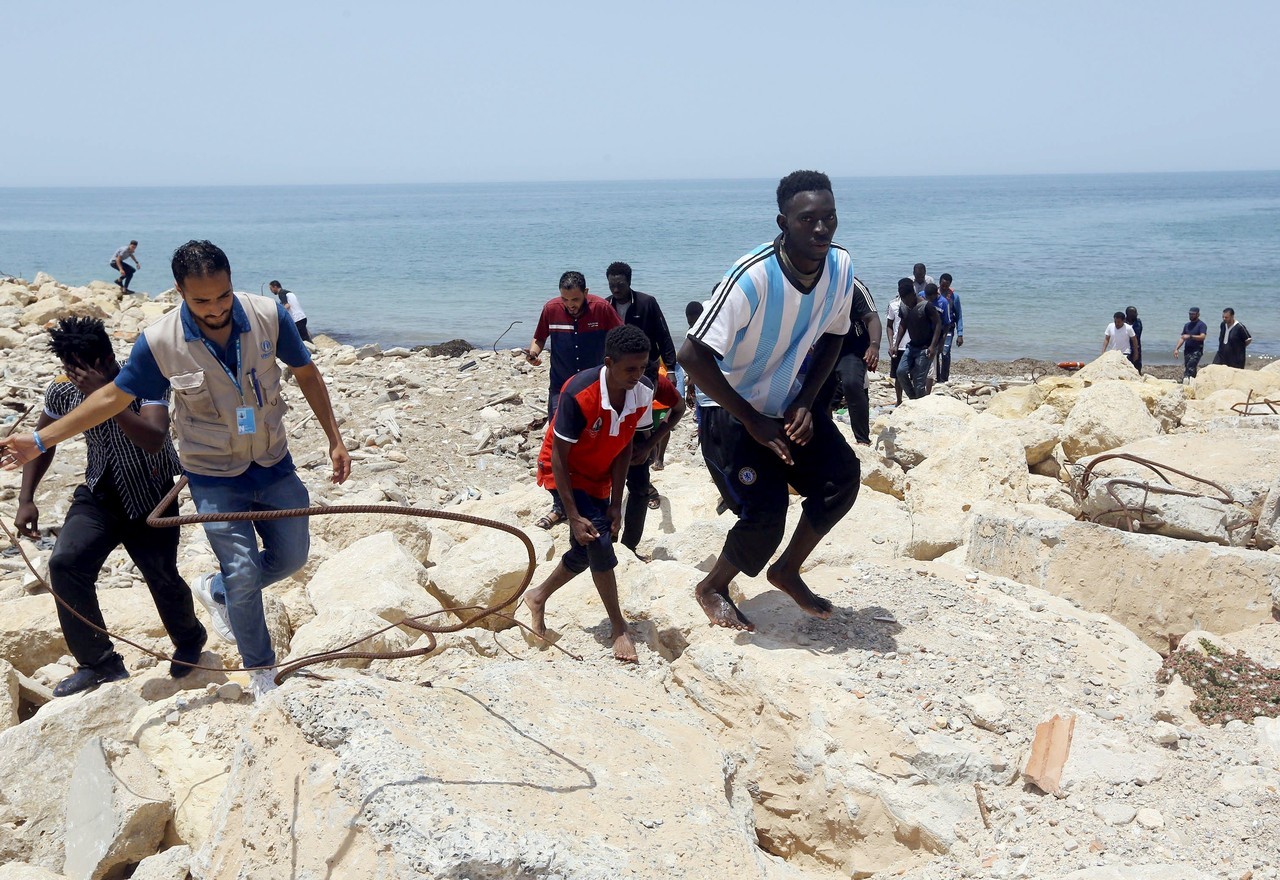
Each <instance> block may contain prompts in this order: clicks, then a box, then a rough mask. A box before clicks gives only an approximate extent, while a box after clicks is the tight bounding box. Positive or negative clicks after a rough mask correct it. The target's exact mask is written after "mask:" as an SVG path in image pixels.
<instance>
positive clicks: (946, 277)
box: [938, 272, 951, 284]
mask: <svg viewBox="0 0 1280 880" xmlns="http://www.w3.org/2000/svg"><path fill="white" fill-rule="evenodd" d="M944 281H945V282H947V283H948V284H950V283H951V273H950V272H943V273H942V274H941V275H939V276H938V283H939V284H941V283H942V282H944Z"/></svg>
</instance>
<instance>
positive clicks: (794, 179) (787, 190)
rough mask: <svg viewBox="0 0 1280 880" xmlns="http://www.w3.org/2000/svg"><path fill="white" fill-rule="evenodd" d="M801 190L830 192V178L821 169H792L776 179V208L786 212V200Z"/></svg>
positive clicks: (801, 191) (789, 199)
mask: <svg viewBox="0 0 1280 880" xmlns="http://www.w3.org/2000/svg"><path fill="white" fill-rule="evenodd" d="M803 192H831V178H830V177H827V175H825V174H823V173H822V172H821V171H792V172H791V173H790V174H788V175H787V176H786V177H784V178H782V180H779V181H778V210H779V211H780V212H781V213H783V214H785V213H787V202H789V201H791V199H792V198H793V197H794V196H795V195H797V194H798V193H803Z"/></svg>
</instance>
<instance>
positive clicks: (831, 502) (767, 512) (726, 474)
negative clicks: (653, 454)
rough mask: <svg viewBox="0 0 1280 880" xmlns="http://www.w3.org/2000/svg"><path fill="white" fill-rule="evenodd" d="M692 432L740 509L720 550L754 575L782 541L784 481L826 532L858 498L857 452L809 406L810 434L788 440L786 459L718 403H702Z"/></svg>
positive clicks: (814, 522)
mask: <svg viewBox="0 0 1280 880" xmlns="http://www.w3.org/2000/svg"><path fill="white" fill-rule="evenodd" d="M698 437H699V440H700V442H701V445H702V457H703V459H704V460H705V461H706V463H707V470H709V471H710V472H711V478H712V479H713V480H714V481H715V484H716V487H717V488H718V489H719V490H720V494H721V495H723V496H724V499H725V501H726V502H727V503H728V504H729V508H730V509H731V510H732V511H733V512H734V513H736V514H737V515H738V522H737V524H736V525H735V526H734V527H733V528H732V529H730V530H729V536H728V537H727V538H726V539H725V545H724V553H725V555H726V556H727V557H728V560H729V562H731V563H732V564H733V566H734V567H735V568H737V569H738V570H739V571H741V572H743V573H745V574H747V575H750V576H752V577H754V576H755V575H757V574H759V573H760V570H761V569H762V568H764V566H765V563H767V562H768V561H769V558H770V557H771V556H773V551H775V550H777V549H778V545H779V544H780V543H782V535H783V532H784V530H785V527H786V519H787V504H788V500H789V499H788V496H789V492H788V490H787V487H788V486H791V487H794V488H795V490H796V491H797V492H799V493H800V494H801V495H803V496H804V499H805V500H804V514H805V517H806V518H807V519H808V520H809V522H810V524H811V525H812V526H813V528H814V529H815V530H816V531H817V532H818V534H826V533H827V532H828V531H830V530H831V527H832V526H834V525H835V524H836V523H837V522H839V521H840V519H841V518H842V517H843V516H844V515H845V514H846V513H848V512H849V509H850V508H851V507H853V502H854V500H855V499H856V498H857V497H858V485H859V477H860V468H859V465H858V457H857V456H856V455H854V454H853V450H852V449H850V448H849V444H848V443H846V442H845V439H844V437H843V436H842V435H841V434H840V431H839V430H838V429H837V428H836V426H835V424H834V423H833V422H832V421H831V416H830V414H829V413H826V412H822V411H817V412H814V413H813V437H812V438H811V439H810V440H809V442H808V443H807V444H805V445H804V446H798V445H796V444H792V445H791V458H792V463H791V464H786V463H784V462H783V461H782V459H780V458H778V456H777V455H776V454H775V453H774V452H773V451H772V450H770V449H766V448H765V447H764V446H761V445H760V444H759V443H757V442H756V441H755V439H754V438H753V437H752V436H751V435H750V434H749V433H748V432H747V429H746V428H745V427H743V425H742V423H741V422H739V421H738V420H737V419H736V418H734V417H733V416H732V415H730V414H729V413H728V412H726V411H725V410H724V409H722V408H721V407H718V406H709V407H706V408H705V409H703V411H702V425H701V428H700V429H699V432H698Z"/></svg>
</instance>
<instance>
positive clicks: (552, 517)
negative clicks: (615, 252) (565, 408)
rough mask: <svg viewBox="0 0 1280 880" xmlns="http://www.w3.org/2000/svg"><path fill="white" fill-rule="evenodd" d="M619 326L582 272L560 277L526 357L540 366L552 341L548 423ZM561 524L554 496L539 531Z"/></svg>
mask: <svg viewBox="0 0 1280 880" xmlns="http://www.w3.org/2000/svg"><path fill="white" fill-rule="evenodd" d="M621 324H622V319H621V318H619V317H618V313H617V311H616V310H615V309H614V308H613V306H611V305H609V303H607V302H605V301H604V300H603V299H601V298H600V297H598V296H592V295H591V294H590V293H589V292H588V291H587V279H586V278H584V277H583V276H582V273H581V272H574V271H569V272H565V273H564V274H563V275H561V276H560V295H559V296H556V297H553V298H551V299H549V300H547V302H546V304H545V305H543V307H542V314H541V315H540V316H539V317H538V328H537V329H536V330H534V331H533V341H532V342H530V343H529V351H528V352H527V353H526V355H525V357H526V358H527V359H528V361H529V363H531V364H533V365H534V366H535V367H537V366H541V365H542V357H541V355H542V352H543V351H544V349H545V348H546V344H547V340H548V339H550V340H551V384H550V385H549V386H548V388H547V419H548V420H549V422H554V421H555V418H556V404H557V402H558V401H559V399H560V389H561V388H563V387H564V383H565V382H567V381H569V378H570V377H571V376H574V375H576V374H577V373H579V372H581V371H582V370H586V369H589V368H591V367H598V366H600V365H602V364H603V363H604V339H605V335H606V334H607V333H608V332H609V331H610V330H612V329H613V328H614V327H617V326H619V325H621ZM563 520H564V511H563V510H561V508H560V498H559V496H556V497H555V498H554V500H553V501H552V504H551V510H550V512H549V513H547V514H546V515H545V516H543V517H541V518H540V519H539V520H538V522H537V525H538V528H540V529H549V528H551V527H552V526H554V525H555V524H556V523H559V522H562V521H563Z"/></svg>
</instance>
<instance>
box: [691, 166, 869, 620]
mask: <svg viewBox="0 0 1280 880" xmlns="http://www.w3.org/2000/svg"><path fill="white" fill-rule="evenodd" d="M777 203H778V214H777V224H778V227H779V229H780V230H781V233H780V234H779V235H778V236H777V237H776V238H775V239H774V240H773V241H771V242H769V243H767V244H764V245H761V246H760V247H759V248H757V249H756V250H754V251H752V252H751V253H749V254H747V255H746V256H744V257H742V258H741V259H739V260H738V261H737V263H735V264H734V266H733V268H732V269H730V270H729V272H728V273H726V275H725V277H724V280H723V281H722V282H721V284H720V287H719V289H718V290H717V291H716V293H715V294H714V295H713V296H712V298H711V300H710V302H708V303H707V307H706V310H705V311H704V312H703V314H702V316H701V317H700V318H699V319H698V322H697V323H696V324H694V326H693V328H692V329H690V331H689V334H688V336H687V337H686V338H685V341H684V345H683V346H682V347H681V349H680V355H679V357H680V362H681V363H682V364H684V367H685V369H686V370H687V371H688V373H689V377H690V378H691V379H692V380H693V381H694V382H696V383H697V385H698V388H699V390H701V391H702V392H703V394H705V395H706V396H707V398H708V401H709V404H708V405H706V406H704V407H703V410H702V427H701V429H700V431H699V440H700V443H701V446H702V455H703V459H704V460H705V461H706V463H707V470H708V471H710V473H711V478H712V480H713V481H714V482H715V483H716V487H717V488H718V489H719V490H720V494H721V495H722V496H723V497H724V499H725V500H726V502H727V503H728V505H729V507H730V509H732V510H733V511H734V513H736V514H737V515H738V521H737V523H736V524H735V525H734V526H733V528H731V529H730V530H729V534H728V536H727V537H726V538H725V543H724V547H723V549H722V550H721V552H720V555H719V557H718V558H717V559H716V561H715V564H714V565H713V566H712V568H711V571H710V573H709V574H708V575H707V576H706V577H705V578H704V579H703V580H702V581H701V582H699V583H698V585H697V587H696V588H695V590H694V596H695V598H696V600H697V602H698V604H699V606H700V607H701V608H702V610H703V613H705V614H706V615H707V619H708V620H710V621H711V623H712V624H713V625H716V626H723V627H728V628H730V629H739V630H748V631H750V630H754V629H755V625H754V624H752V623H751V621H750V620H748V619H747V618H746V616H745V615H744V614H743V613H742V612H741V611H740V610H739V609H738V607H737V606H736V605H734V603H733V600H732V599H731V598H730V596H729V583H730V581H732V580H733V578H734V577H735V576H736V575H737V574H738V573H739V572H742V573H745V574H747V575H748V576H751V577H754V576H755V575H757V574H759V572H760V571H761V569H763V568H764V567H765V565H766V564H767V563H768V562H769V559H770V557H772V556H773V552H774V550H776V549H777V548H778V545H779V544H781V542H782V538H783V536H784V534H785V532H786V515H787V503H788V489H787V487H788V486H792V487H794V488H795V489H796V491H797V492H799V494H801V495H803V496H804V498H805V500H804V505H803V509H804V512H803V514H802V515H801V517H800V522H799V524H798V525H797V526H796V530H795V532H794V533H793V534H792V536H791V540H790V542H789V543H788V544H787V546H786V548H785V549H784V550H783V551H782V555H781V556H779V557H778V559H777V561H775V562H774V563H773V564H772V565H770V566H769V568H768V571H767V572H766V576H767V577H768V579H769V583H770V584H772V585H773V586H774V587H776V588H777V589H779V590H781V591H782V592H784V593H786V594H787V595H788V596H790V597H791V598H792V599H793V600H794V601H795V603H796V604H797V605H799V606H800V609H801V610H802V611H804V613H806V614H809V615H812V616H814V617H819V618H823V619H826V618H828V617H830V616H831V613H832V612H833V610H834V607H833V606H832V604H831V602H829V601H828V600H826V599H824V598H822V597H820V596H818V595H816V594H815V593H814V592H813V591H812V590H810V589H809V586H808V584H806V583H805V582H804V580H803V579H802V578H801V576H800V568H801V566H802V565H803V564H804V562H805V560H806V559H808V557H809V555H810V554H811V553H812V552H813V550H814V548H816V547H817V546H818V542H819V541H821V540H822V536H823V535H825V534H826V533H827V532H828V531H830V529H831V528H832V526H834V525H835V524H836V523H837V522H839V521H840V519H841V518H842V517H843V516H844V515H845V514H846V513H848V512H849V510H850V509H851V508H852V507H853V503H854V500H855V499H856V498H857V497H858V486H859V479H858V478H859V465H858V458H857V456H856V455H854V453H853V450H852V449H851V448H850V447H849V444H848V443H846V442H845V440H844V437H843V436H841V434H840V432H839V431H838V430H837V429H836V426H835V424H834V423H833V422H832V421H831V414H830V413H829V412H822V411H821V410H817V409H815V408H814V401H815V399H816V398H817V395H818V391H819V390H820V389H821V388H822V385H823V383H824V382H825V381H826V379H827V376H828V375H829V374H830V373H831V370H832V368H833V367H834V366H835V362H836V359H837V358H838V357H839V356H840V346H841V343H842V339H841V337H843V336H844V335H845V334H846V333H847V332H848V331H849V326H850V322H849V311H850V306H851V299H852V296H853V290H854V279H853V262H852V260H851V259H850V257H849V253H848V252H847V251H846V250H845V249H844V248H842V247H840V246H838V245H835V244H834V243H833V242H832V240H831V239H832V236H833V235H834V234H835V231H836V225H837V217H836V200H835V195H834V194H833V193H832V190H831V180H830V179H829V178H828V177H827V175H825V174H821V173H819V172H816V171H795V172H792V173H791V174H788V175H787V176H786V177H784V178H782V180H781V181H779V183H778V188H777ZM784 327H785V328H787V329H786V331H785V332H784V331H783V329H782V328H784ZM811 349H812V356H811V361H810V367H809V371H808V373H807V374H806V376H805V380H804V382H803V383H801V382H799V380H798V376H799V372H800V364H801V362H802V361H804V359H805V355H806V354H807V353H809V352H810V350H811Z"/></svg>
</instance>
